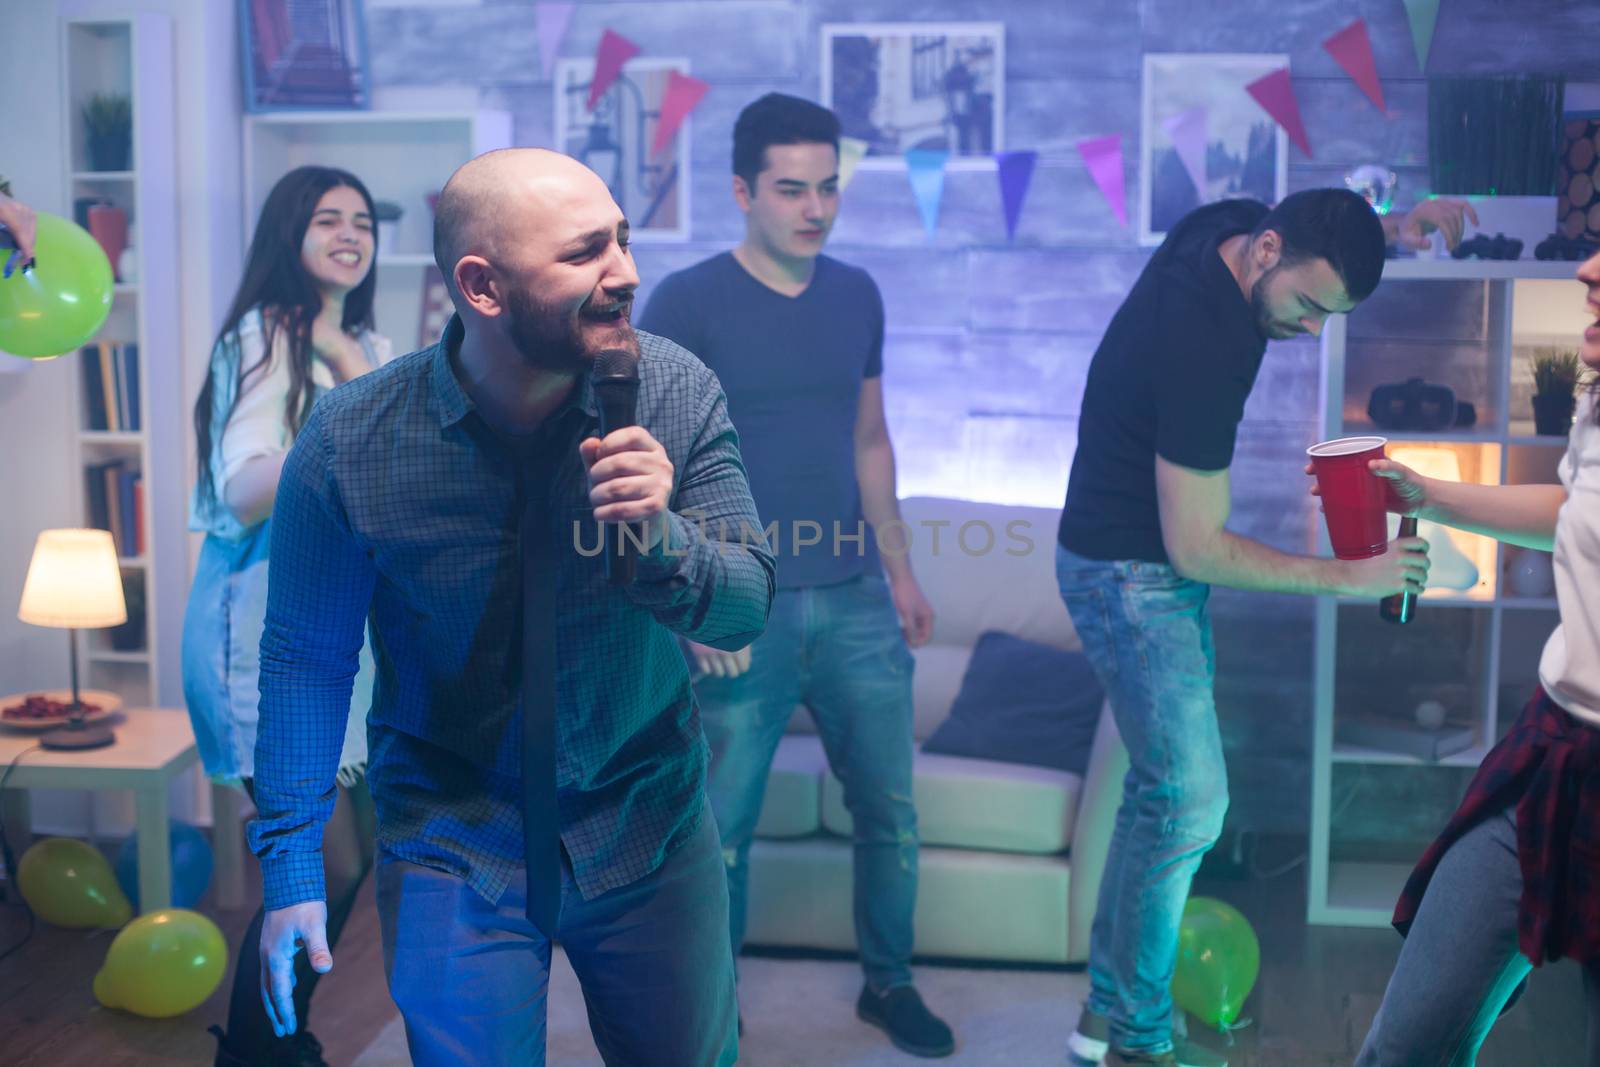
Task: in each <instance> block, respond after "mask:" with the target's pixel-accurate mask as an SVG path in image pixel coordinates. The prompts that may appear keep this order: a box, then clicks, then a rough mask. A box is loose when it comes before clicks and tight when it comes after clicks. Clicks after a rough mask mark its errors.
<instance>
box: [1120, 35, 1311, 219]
mask: <svg viewBox="0 0 1600 1067" xmlns="http://www.w3.org/2000/svg"><path fill="white" fill-rule="evenodd" d="M1288 65H1289V57H1288V56H1286V55H1270V54H1250V55H1225V54H1217V55H1211V54H1206V53H1193V54H1188V53H1151V54H1148V55H1146V56H1145V57H1144V92H1143V98H1142V104H1141V113H1140V120H1139V243H1140V244H1142V245H1158V244H1160V243H1161V241H1162V239H1163V238H1165V237H1166V235H1167V231H1168V230H1169V229H1170V228H1171V227H1172V226H1173V224H1174V223H1176V222H1177V221H1178V220H1179V219H1181V218H1182V217H1183V216H1184V215H1186V214H1188V213H1189V212H1190V211H1192V210H1194V209H1195V208H1197V207H1199V206H1200V205H1201V204H1209V203H1212V202H1213V201H1216V200H1222V199H1225V198H1227V197H1235V196H1248V197H1252V198H1254V199H1256V200H1260V201H1263V202H1264V203H1268V204H1273V203H1276V202H1278V201H1279V200H1282V199H1283V197H1284V195H1285V194H1286V193H1287V192H1288V181H1289V177H1288V175H1289V139H1288V137H1287V135H1285V134H1284V132H1283V127H1281V126H1279V125H1278V124H1277V123H1276V122H1274V121H1273V120H1272V116H1270V115H1268V114H1267V113H1266V111H1264V110H1263V109H1262V107H1261V105H1260V104H1258V103H1256V100H1255V98H1254V97H1253V96H1251V95H1250V94H1249V93H1248V92H1247V91H1246V90H1245V86H1247V85H1249V84H1250V83H1251V82H1253V81H1255V80H1256V79H1257V78H1260V77H1263V76H1264V75H1267V74H1271V73H1272V72H1273V71H1275V70H1281V69H1283V68H1284V67H1286V66H1288Z"/></svg>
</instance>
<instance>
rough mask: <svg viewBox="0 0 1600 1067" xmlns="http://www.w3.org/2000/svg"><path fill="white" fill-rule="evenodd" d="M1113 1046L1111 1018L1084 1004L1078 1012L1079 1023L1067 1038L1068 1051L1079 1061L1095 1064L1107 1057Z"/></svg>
mask: <svg viewBox="0 0 1600 1067" xmlns="http://www.w3.org/2000/svg"><path fill="white" fill-rule="evenodd" d="M1110 1048H1111V1020H1110V1019H1107V1018H1106V1017H1105V1016H1104V1015H1101V1014H1100V1013H1099V1012H1097V1011H1090V1010H1089V1006H1088V1005H1087V1004H1086V1005H1084V1008H1083V1011H1081V1012H1079V1013H1078V1025H1077V1026H1076V1027H1074V1028H1073V1031H1072V1036H1071V1037H1069V1038H1067V1051H1068V1052H1070V1053H1072V1055H1073V1058H1074V1059H1075V1060H1077V1062H1079V1063H1089V1064H1095V1063H1099V1062H1100V1061H1102V1060H1104V1059H1105V1058H1106V1051H1107V1050H1108V1049H1110Z"/></svg>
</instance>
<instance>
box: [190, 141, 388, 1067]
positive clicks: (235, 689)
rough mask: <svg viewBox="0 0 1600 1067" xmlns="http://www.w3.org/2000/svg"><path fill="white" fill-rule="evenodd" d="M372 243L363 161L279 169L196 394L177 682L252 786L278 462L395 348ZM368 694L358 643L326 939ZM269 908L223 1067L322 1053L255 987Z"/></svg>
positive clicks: (338, 921) (345, 857)
mask: <svg viewBox="0 0 1600 1067" xmlns="http://www.w3.org/2000/svg"><path fill="white" fill-rule="evenodd" d="M376 256H377V238H376V236H375V235H374V232H373V210H372V197H371V196H370V195H369V194H368V192H367V189H366V187H365V186H364V185H362V184H361V181H360V180H359V179H358V178H356V177H355V175H353V174H349V173H347V172H345V171H342V170H336V169H334V168H331V167H300V168H298V169H296V170H293V171H290V172H289V173H288V174H286V175H284V176H283V178H282V179H280V180H279V181H278V184H277V185H275V186H274V187H273V189H272V192H271V193H270V194H269V195H268V197H267V202H266V204H265V206H263V207H262V209H261V218H260V221H259V222H258V223H257V224H256V232H255V238H254V239H253V240H252V241H251V243H250V252H249V254H248V256H247V258H246V262H245V269H244V278H243V280H242V281H241V282H240V283H239V290H238V293H237V295H235V297H234V299H233V304H232V306H231V307H230V308H229V309H228V314H227V317H226V318H225V319H224V320H223V323H222V329H221V330H220V331H219V332H218V334H217V340H216V344H215V345H214V346H213V348H212V351H211V366H210V369H209V370H208V371H207V373H206V380H205V384H204V386H203V387H202V388H201V390H200V397H199V399H198V400H197V401H196V403H195V409H194V429H195V438H196V443H197V445H198V450H197V455H198V457H199V463H198V467H199V470H198V472H197V475H198V477H197V480H196V485H195V490H194V497H193V500H192V502H191V507H190V519H189V528H190V529H192V530H196V531H200V532H203V533H204V534H205V535H206V537H205V543H204V546H203V547H202V548H201V550H200V561H199V565H198V567H197V568H196V572H195V578H194V585H193V587H192V588H191V589H190V592H189V604H188V609H187V610H186V612H185V613H184V620H183V687H184V696H185V699H186V701H187V703H188V707H189V716H190V718H191V719H192V720H193V722H194V732H195V738H196V740H197V742H198V745H199V749H200V756H201V759H202V761H203V762H204V764H205V768H206V771H207V773H208V774H209V775H210V776H211V777H212V779H213V780H215V781H220V782H229V783H238V784H241V785H242V786H243V787H244V788H245V790H246V791H247V792H249V791H250V790H251V784H252V778H253V773H254V751H255V739H256V715H257V712H256V707H257V700H258V693H257V674H258V669H259V664H260V660H259V655H260V642H261V632H262V628H263V623H264V620H265V618H266V604H267V549H268V545H269V543H270V541H271V527H272V505H273V499H274V497H275V495H276V493H277V488H278V475H279V473H280V472H281V471H282V469H283V461H284V458H285V457H286V456H287V455H288V452H289V447H290V445H291V444H293V442H294V438H295V435H296V433H298V432H299V430H300V427H301V426H302V425H304V423H305V420H306V417H307V416H308V415H309V414H310V412H311V406H312V404H313V403H315V401H316V399H317V397H318V396H320V395H321V394H322V393H323V392H325V391H327V390H329V389H332V388H334V387H335V386H337V385H338V384H339V383H341V382H345V381H348V380H349V379H351V378H354V377H356V376H358V375H361V374H364V373H366V372H367V371H369V370H371V369H373V368H374V367H376V366H378V365H379V364H380V363H383V362H384V361H386V360H387V359H388V358H389V356H390V354H391V349H390V346H389V342H388V341H387V340H386V339H384V338H383V337H380V336H378V335H377V334H375V333H374V332H373V329H372V295H373V289H374V287H375V284H376V277H375V274H374V271H373V262H374V260H375V258H376ZM371 693H372V660H371V657H370V655H369V654H368V653H367V650H365V649H363V650H362V654H361V661H360V666H359V669H358V672H357V675H356V679H355V688H354V693H353V696H352V700H351V715H350V719H349V724H348V726H347V728H346V731H345V738H344V750H343V754H342V755H341V757H340V763H339V779H338V780H339V795H338V798H337V801H336V803H335V808H334V815H333V818H332V820H330V821H329V823H328V827H327V832H326V834H325V835H324V839H323V858H324V864H325V866H326V868H327V877H328V886H327V889H328V895H327V899H328V940H329V943H330V944H332V943H333V942H335V941H336V940H337V939H338V937H339V931H340V929H341V928H342V926H343V925H344V921H345V919H346V918H347V917H348V915H349V913H350V908H351V906H352V905H353V904H354V903H355V896H356V891H357V890H358V889H359V888H360V886H361V883H362V881H363V880H364V879H365V877H366V875H367V872H368V871H369V870H370V869H371V867H372V861H373V853H374V846H373V814H372V801H371V798H370V796H369V795H368V793H367V788H366V783H365V778H364V771H365V768H366V760H367V738H366V713H367V708H368V706H369V704H370V702H371ZM252 795H253V794H252ZM221 829H222V831H223V832H231V830H232V829H233V828H231V827H227V828H221ZM261 920H262V913H261V912H260V911H259V910H258V911H257V912H256V917H255V921H254V922H252V923H251V926H250V929H249V931H248V932H247V933H246V934H245V936H244V939H243V941H242V942H241V944H240V946H239V959H238V966H237V969H236V972H235V977H234V984H233V994H232V1000H231V1001H230V1003H229V1007H228V1028H227V1031H226V1032H225V1033H224V1032H223V1031H221V1030H219V1029H218V1028H216V1027H212V1031H213V1032H214V1033H216V1034H217V1037H218V1041H219V1043H220V1047H219V1049H218V1052H217V1061H216V1062H217V1064H218V1067H237V1065H254V1064H263V1065H264V1064H304V1065H311V1067H314V1065H318V1064H322V1063H323V1059H322V1052H321V1046H320V1045H318V1044H317V1041H316V1039H315V1038H314V1037H312V1036H311V1035H310V1034H309V1033H307V1032H306V1030H305V1028H304V1027H303V1026H302V1027H301V1028H300V1030H299V1032H298V1033H296V1034H293V1035H291V1036H289V1037H285V1038H278V1037H275V1036H274V1034H273V1029H272V1024H271V1023H270V1022H269V1021H268V1019H267V1015H266V1011H265V1009H264V1007H263V1005H262V1003H261V996H260V992H259V989H260V980H261V975H260V958H259V942H260V939H261V937H260V935H261ZM299 963H300V964H301V968H300V973H299V974H298V975H297V977H296V982H295V1001H296V1005H295V1010H296V1012H297V1014H298V1017H299V1018H301V1019H304V1018H305V1017H306V1014H305V1013H306V1012H307V1010H308V1008H309V1003H310V999H311V992H312V989H313V988H314V987H315V985H316V981H317V978H318V975H317V974H316V972H315V971H313V970H311V968H310V967H309V966H308V965H306V964H305V957H304V956H301V957H300V959H299Z"/></svg>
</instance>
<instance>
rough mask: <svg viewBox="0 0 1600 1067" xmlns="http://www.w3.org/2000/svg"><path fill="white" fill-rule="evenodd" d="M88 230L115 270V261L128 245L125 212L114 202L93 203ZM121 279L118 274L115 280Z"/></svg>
mask: <svg viewBox="0 0 1600 1067" xmlns="http://www.w3.org/2000/svg"><path fill="white" fill-rule="evenodd" d="M89 232H90V233H91V234H93V235H94V239H95V240H96V241H99V242H100V247H101V248H102V249H103V250H104V251H105V254H106V259H107V260H109V261H110V262H111V264H112V269H113V270H115V268H116V263H117V261H118V260H119V259H121V258H122V250H123V249H124V248H126V247H128V215H127V212H125V211H123V210H122V209H121V208H120V207H117V206H116V205H115V204H95V205H94V206H93V207H91V208H90V209H89ZM121 280H122V278H121V277H120V276H118V277H117V281H121Z"/></svg>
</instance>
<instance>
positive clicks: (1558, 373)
mask: <svg viewBox="0 0 1600 1067" xmlns="http://www.w3.org/2000/svg"><path fill="white" fill-rule="evenodd" d="M1581 368H1582V364H1581V363H1580V362H1579V361H1578V353H1576V352H1574V351H1572V350H1571V349H1560V348H1537V349H1534V353H1533V426H1534V430H1535V431H1536V432H1537V433H1538V434H1539V435H1540V436H1547V435H1548V436H1552V437H1565V436H1566V435H1567V433H1568V432H1569V431H1570V430H1571V429H1572V412H1573V410H1574V409H1575V408H1576V407H1577V405H1578V397H1577V387H1578V372H1579V370H1580V369H1581Z"/></svg>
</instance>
